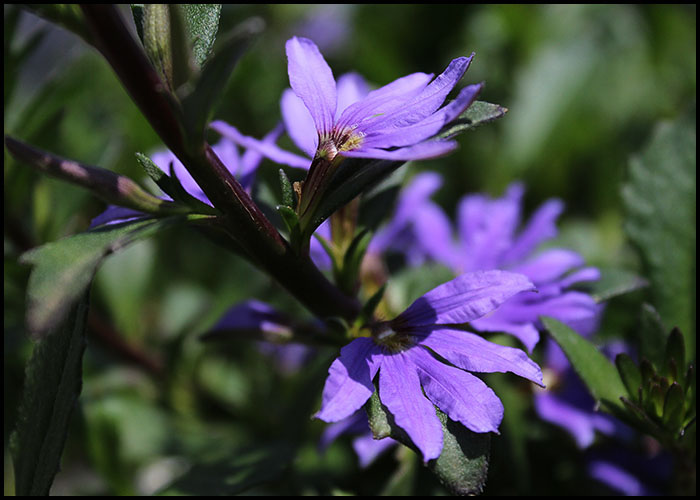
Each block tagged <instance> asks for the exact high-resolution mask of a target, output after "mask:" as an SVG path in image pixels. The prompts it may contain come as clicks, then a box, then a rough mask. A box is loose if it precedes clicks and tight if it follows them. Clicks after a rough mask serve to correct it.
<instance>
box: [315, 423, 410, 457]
mask: <svg viewBox="0 0 700 500" xmlns="http://www.w3.org/2000/svg"><path fill="white" fill-rule="evenodd" d="M342 434H349V435H354V436H355V437H354V438H353V440H352V447H353V449H354V450H355V454H356V455H357V459H358V462H359V465H360V467H361V468H365V467H368V466H369V465H370V464H371V463H372V462H374V460H376V459H377V457H379V456H380V455H381V454H383V453H384V452H385V451H387V450H389V449H390V448H392V447H394V446H396V445H397V444H398V442H397V441H395V440H393V439H391V438H390V437H387V438H384V439H374V437H372V431H371V430H370V428H369V422H368V421H367V414H366V413H365V412H364V411H362V410H360V411H357V412H355V413H354V414H353V415H351V416H349V417H348V418H345V419H343V420H341V421H339V422H334V423H332V424H329V425H327V426H326V429H325V430H324V431H323V434H321V440H320V442H319V449H320V451H322V452H323V451H325V450H326V449H327V448H328V446H330V444H331V443H332V442H333V441H335V440H336V439H337V438H338V437H340V436H341V435H342Z"/></svg>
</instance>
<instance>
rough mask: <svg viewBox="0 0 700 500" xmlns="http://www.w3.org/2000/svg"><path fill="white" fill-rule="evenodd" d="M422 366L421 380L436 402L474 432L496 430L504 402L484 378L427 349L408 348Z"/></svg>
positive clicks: (408, 352)
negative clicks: (439, 358)
mask: <svg viewBox="0 0 700 500" xmlns="http://www.w3.org/2000/svg"><path fill="white" fill-rule="evenodd" d="M407 354H408V355H410V357H411V360H412V361H413V362H414V363H415V364H416V366H418V368H419V371H418V373H419V375H420V380H421V383H422V384H423V389H424V390H425V395H426V396H428V399H430V400H431V401H432V402H433V404H434V405H435V406H437V407H438V408H440V409H441V410H442V411H444V412H445V413H446V414H447V416H448V417H450V418H451V419H452V420H454V421H455V422H460V423H461V424H462V425H464V426H465V427H466V428H468V429H470V430H471V431H473V432H496V433H498V426H499V425H501V420H503V405H502V404H501V400H500V399H498V397H497V396H496V394H494V392H493V391H492V390H491V389H490V388H489V387H488V386H487V385H486V384H485V383H484V382H482V381H481V380H480V379H478V378H477V377H475V376H474V375H472V374H471V373H467V372H465V371H463V370H460V369H459V368H455V367H453V366H449V365H446V364H444V363H440V362H439V361H438V360H436V359H435V358H434V357H433V356H431V355H430V354H429V353H428V351H427V350H425V349H411V350H410V351H407Z"/></svg>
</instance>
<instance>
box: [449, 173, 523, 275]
mask: <svg viewBox="0 0 700 500" xmlns="http://www.w3.org/2000/svg"><path fill="white" fill-rule="evenodd" d="M523 192H524V187H523V185H522V184H519V183H516V184H511V185H510V186H509V187H508V190H507V191H506V194H505V196H503V197H502V198H497V199H490V198H488V197H487V196H484V195H470V196H465V197H464V198H462V200H461V201H460V203H459V205H458V207H457V219H458V227H459V237H460V241H461V244H462V248H463V253H462V259H461V262H460V265H461V269H462V270H463V271H477V270H480V269H500V268H502V266H501V255H502V254H503V253H504V252H505V251H507V250H508V248H510V246H511V244H512V238H513V234H514V232H515V229H516V228H517V226H518V223H519V222H520V201H521V199H522V195H523ZM522 274H524V273H522Z"/></svg>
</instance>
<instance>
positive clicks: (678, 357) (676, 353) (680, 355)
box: [664, 328, 685, 380]
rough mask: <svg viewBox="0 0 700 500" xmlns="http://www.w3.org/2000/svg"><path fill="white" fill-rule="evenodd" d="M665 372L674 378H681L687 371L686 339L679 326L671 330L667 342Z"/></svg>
mask: <svg viewBox="0 0 700 500" xmlns="http://www.w3.org/2000/svg"><path fill="white" fill-rule="evenodd" d="M664 373H665V375H666V376H667V377H672V378H673V380H679V377H681V376H682V375H683V374H684V373H685V340H684V339H683V334H682V333H681V331H680V330H679V329H678V328H674V329H673V330H671V333H670V334H669V336H668V341H667V342H666V356H665V359H664Z"/></svg>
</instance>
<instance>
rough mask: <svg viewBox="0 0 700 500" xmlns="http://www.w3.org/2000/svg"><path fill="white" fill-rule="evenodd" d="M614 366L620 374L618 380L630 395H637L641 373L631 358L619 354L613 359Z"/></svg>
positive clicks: (640, 383)
mask: <svg viewBox="0 0 700 500" xmlns="http://www.w3.org/2000/svg"><path fill="white" fill-rule="evenodd" d="M615 365H616V366H617V371H618V372H619V373H620V378H621V379H622V382H623V383H624V384H625V387H626V388H627V392H628V393H629V394H630V395H633V394H637V392H638V390H639V388H640V387H641V385H642V373H641V372H640V371H639V368H638V367H637V365H636V364H634V361H632V358H630V357H629V356H628V355H627V354H625V353H620V354H618V355H617V356H616V357H615Z"/></svg>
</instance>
